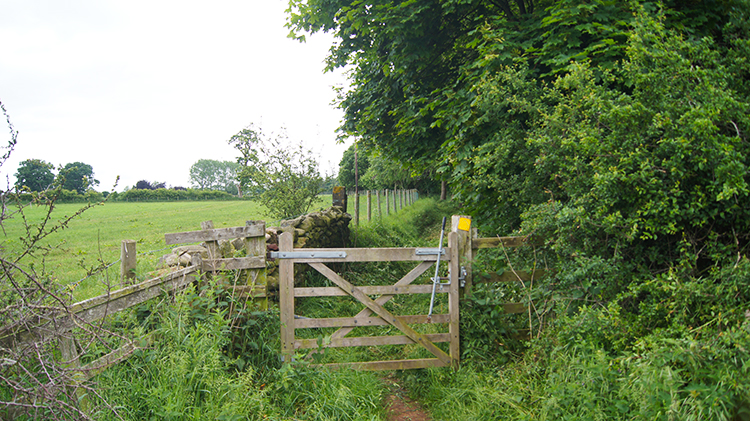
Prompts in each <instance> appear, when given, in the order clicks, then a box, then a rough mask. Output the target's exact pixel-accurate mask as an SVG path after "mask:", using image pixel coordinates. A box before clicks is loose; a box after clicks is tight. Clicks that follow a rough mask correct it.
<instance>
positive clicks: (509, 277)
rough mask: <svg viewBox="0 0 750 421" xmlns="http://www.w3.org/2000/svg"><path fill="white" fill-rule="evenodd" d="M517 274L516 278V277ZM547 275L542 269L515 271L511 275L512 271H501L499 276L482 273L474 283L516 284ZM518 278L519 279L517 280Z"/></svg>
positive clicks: (476, 277)
mask: <svg viewBox="0 0 750 421" xmlns="http://www.w3.org/2000/svg"><path fill="white" fill-rule="evenodd" d="M516 274H518V276H516ZM546 275H547V271H546V270H544V269H537V270H534V271H530V272H529V271H525V270H517V271H516V273H513V271H512V270H506V271H503V273H501V274H497V273H482V274H480V275H477V276H475V278H474V283H477V284H488V283H495V282H518V281H524V282H527V281H531V280H532V279H541V278H543V277H544V276H546ZM519 278H520V279H519Z"/></svg>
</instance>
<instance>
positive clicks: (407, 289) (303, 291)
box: [294, 284, 448, 297]
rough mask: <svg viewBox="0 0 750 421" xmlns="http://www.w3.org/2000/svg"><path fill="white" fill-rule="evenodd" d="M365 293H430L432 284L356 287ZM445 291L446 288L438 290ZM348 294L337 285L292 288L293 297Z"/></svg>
mask: <svg viewBox="0 0 750 421" xmlns="http://www.w3.org/2000/svg"><path fill="white" fill-rule="evenodd" d="M357 288H359V289H360V290H361V291H362V292H364V293H365V294H367V295H383V294H388V295H401V294H430V293H432V284H430V285H405V286H399V285H373V286H361V287H357ZM438 292H440V293H447V292H448V290H447V289H443V290H442V291H438ZM347 295H349V294H347V293H346V291H344V290H342V289H341V288H339V287H300V288H294V296H295V297H340V296H347Z"/></svg>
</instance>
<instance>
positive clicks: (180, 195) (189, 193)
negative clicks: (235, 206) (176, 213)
mask: <svg viewBox="0 0 750 421" xmlns="http://www.w3.org/2000/svg"><path fill="white" fill-rule="evenodd" d="M116 199H117V200H118V201H123V202H167V201H174V200H240V199H239V198H237V197H235V196H232V195H231V194H229V193H227V192H225V191H219V190H196V189H186V190H175V189H155V190H151V189H130V190H126V191H124V192H122V193H120V194H118V195H117V198H116Z"/></svg>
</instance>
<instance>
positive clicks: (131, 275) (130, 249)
mask: <svg viewBox="0 0 750 421" xmlns="http://www.w3.org/2000/svg"><path fill="white" fill-rule="evenodd" d="M135 255H136V254H135V240H122V248H121V249H120V280H122V281H125V280H126V279H127V280H133V279H135V268H136V264H137V262H136V257H135Z"/></svg>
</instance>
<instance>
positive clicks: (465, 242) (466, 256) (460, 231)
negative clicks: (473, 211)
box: [451, 215, 474, 296]
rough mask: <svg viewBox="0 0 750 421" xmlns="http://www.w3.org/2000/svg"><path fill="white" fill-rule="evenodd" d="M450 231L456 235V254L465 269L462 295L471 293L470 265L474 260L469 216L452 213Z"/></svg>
mask: <svg viewBox="0 0 750 421" xmlns="http://www.w3.org/2000/svg"><path fill="white" fill-rule="evenodd" d="M451 232H455V233H457V235H458V244H457V247H458V256H459V259H460V261H461V263H460V264H461V266H462V267H463V268H464V269H465V270H466V278H464V285H463V290H462V291H463V296H470V295H471V288H472V284H473V282H472V281H473V278H472V274H471V265H472V262H473V261H474V249H473V247H472V244H471V242H472V241H471V240H472V233H471V217H470V216H466V215H453V216H452V217H451Z"/></svg>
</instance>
